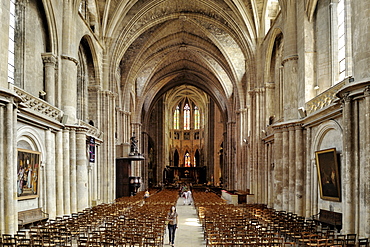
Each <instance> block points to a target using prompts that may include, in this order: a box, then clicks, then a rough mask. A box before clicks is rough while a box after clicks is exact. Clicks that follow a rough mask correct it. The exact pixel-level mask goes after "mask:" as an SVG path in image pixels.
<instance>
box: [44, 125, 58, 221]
mask: <svg viewBox="0 0 370 247" xmlns="http://www.w3.org/2000/svg"><path fill="white" fill-rule="evenodd" d="M45 147H46V164H45V173H46V183H45V186H46V198H47V200H46V207H47V213H48V214H49V218H50V219H55V216H56V198H55V197H56V188H55V184H56V178H55V162H54V151H53V140H52V133H51V130H50V129H48V130H46V132H45Z"/></svg>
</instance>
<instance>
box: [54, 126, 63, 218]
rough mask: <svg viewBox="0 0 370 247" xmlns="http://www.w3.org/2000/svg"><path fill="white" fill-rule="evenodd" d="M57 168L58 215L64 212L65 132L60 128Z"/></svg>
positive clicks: (56, 143)
mask: <svg viewBox="0 0 370 247" xmlns="http://www.w3.org/2000/svg"><path fill="white" fill-rule="evenodd" d="M55 170H56V176H55V179H56V215H57V216H62V215H63V214H64V208H63V206H64V197H63V187H64V186H63V175H64V174H63V132H62V130H59V131H58V132H57V133H56V136H55Z"/></svg>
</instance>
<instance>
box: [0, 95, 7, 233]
mask: <svg viewBox="0 0 370 247" xmlns="http://www.w3.org/2000/svg"><path fill="white" fill-rule="evenodd" d="M5 106H6V105H5V104H4V103H3V102H1V101H0V119H1V120H2V121H4V120H5V119H6V118H5V111H6V107H5ZM4 126H5V124H4V123H3V122H2V123H1V124H0V191H2V192H1V193H0V234H4V233H5V232H4V229H5V208H4V204H5V192H6V190H5V182H4V181H5V176H4V174H5V161H6V160H5V147H6V142H5V131H4Z"/></svg>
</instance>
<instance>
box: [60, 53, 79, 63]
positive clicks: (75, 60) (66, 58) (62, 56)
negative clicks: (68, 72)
mask: <svg viewBox="0 0 370 247" xmlns="http://www.w3.org/2000/svg"><path fill="white" fill-rule="evenodd" d="M60 57H61V58H62V59H65V60H69V61H72V62H74V63H75V64H76V65H78V60H77V59H76V58H74V57H71V56H67V55H61V56H60Z"/></svg>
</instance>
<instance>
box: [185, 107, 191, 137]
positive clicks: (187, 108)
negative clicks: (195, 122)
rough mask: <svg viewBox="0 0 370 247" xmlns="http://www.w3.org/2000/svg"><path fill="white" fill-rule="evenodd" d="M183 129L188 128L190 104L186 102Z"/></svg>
mask: <svg viewBox="0 0 370 247" xmlns="http://www.w3.org/2000/svg"><path fill="white" fill-rule="evenodd" d="M184 130H190V106H189V104H188V103H186V104H185V106H184Z"/></svg>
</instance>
